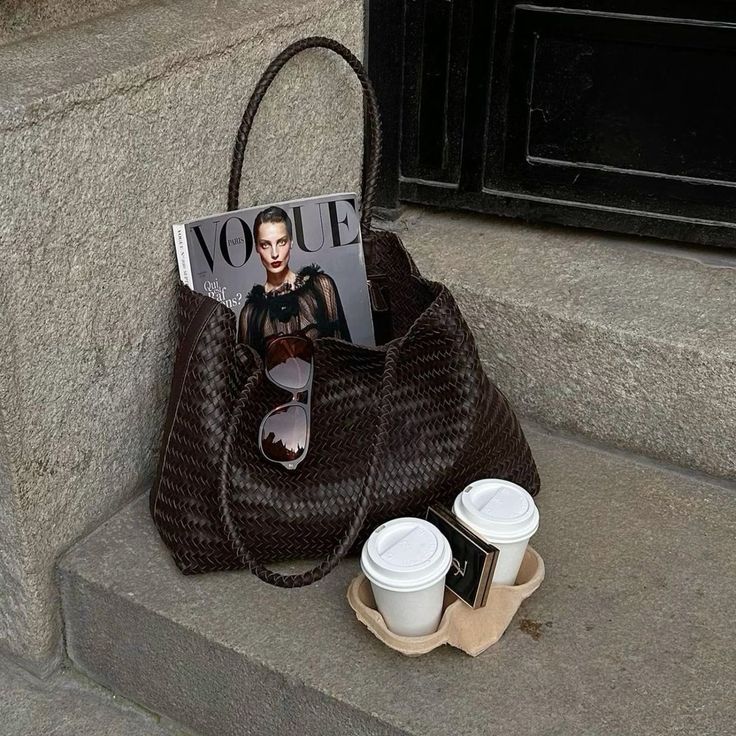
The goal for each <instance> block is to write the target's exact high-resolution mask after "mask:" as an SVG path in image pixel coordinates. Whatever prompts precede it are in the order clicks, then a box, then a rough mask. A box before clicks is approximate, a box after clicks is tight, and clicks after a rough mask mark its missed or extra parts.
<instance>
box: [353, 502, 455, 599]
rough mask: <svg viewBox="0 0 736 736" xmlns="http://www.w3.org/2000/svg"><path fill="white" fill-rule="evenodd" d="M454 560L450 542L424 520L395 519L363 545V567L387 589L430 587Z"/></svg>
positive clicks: (399, 589) (407, 589)
mask: <svg viewBox="0 0 736 736" xmlns="http://www.w3.org/2000/svg"><path fill="white" fill-rule="evenodd" d="M451 563H452V551H451V549H450V543H449V542H448V541H447V539H446V538H445V536H444V534H442V532H441V531H440V530H439V529H437V527H436V526H434V525H432V524H430V523H429V522H428V521H425V520H424V519H413V518H410V517H404V518H401V519H392V520H391V521H387V522H386V523H385V524H382V525H381V526H379V527H378V529H376V530H375V531H374V532H373V534H371V536H370V537H369V538H368V541H367V542H366V543H365V544H364V545H363V551H362V553H361V555H360V566H361V567H362V569H363V573H364V574H365V576H366V577H367V578H368V579H369V580H370V581H371V582H372V583H375V584H376V585H380V586H381V587H382V588H385V589H386V590H393V591H406V592H409V591H416V590H423V589H424V588H429V587H431V586H432V585H434V584H435V583H436V582H437V581H438V580H440V579H442V578H444V577H445V575H447V571H448V570H449V569H450V565H451Z"/></svg>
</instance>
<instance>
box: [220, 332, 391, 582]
mask: <svg viewBox="0 0 736 736" xmlns="http://www.w3.org/2000/svg"><path fill="white" fill-rule="evenodd" d="M397 354H398V344H397V343H394V344H393V345H391V346H390V347H389V348H388V350H387V351H386V361H385V364H384V368H383V375H382V377H381V387H380V393H379V403H378V406H379V422H378V431H377V432H376V439H375V442H374V443H373V454H372V455H371V461H370V464H369V466H368V472H367V474H366V478H365V481H364V482H363V488H362V491H361V494H360V497H359V499H358V505H357V508H356V510H355V515H354V516H353V519H352V521H351V522H350V526H349V527H348V529H347V531H346V532H345V534H344V536H343V538H342V539H341V540H340V542H339V543H338V544H337V546H336V547H335V548H334V549H333V550H332V552H330V554H329V555H328V556H327V557H325V559H324V560H322V562H320V563H319V565H316V566H315V567H313V568H312V569H311V570H306V571H305V572H301V573H296V574H293V575H283V574H281V573H278V572H275V571H274V570H270V569H269V568H267V567H266V566H265V565H262V564H261V563H259V562H258V561H257V560H256V559H255V558H254V557H253V555H252V554H251V552H250V550H249V549H248V548H247V546H246V545H245V543H244V542H243V540H242V538H241V535H240V533H239V532H238V529H237V528H236V526H235V523H234V521H233V515H232V513H231V511H230V500H229V498H228V478H229V469H230V457H231V454H232V448H233V443H234V440H235V434H236V429H237V427H238V425H239V424H240V423H241V421H242V416H243V409H244V408H245V406H246V405H247V404H248V401H249V400H250V397H251V394H252V392H253V390H254V389H255V388H256V386H258V385H259V384H260V382H261V381H262V380H263V377H262V373H263V372H262V371H258V373H255V374H254V375H252V376H251V377H250V378H249V379H248V380H247V381H246V383H245V385H244V386H243V388H242V390H241V392H240V394H239V396H238V398H237V400H236V402H235V406H234V408H233V412H232V414H231V416H230V421H229V423H228V426H227V430H226V433H225V439H224V441H223V449H222V458H221V463H220V482H219V496H220V511H221V513H222V518H223V520H224V522H225V527H226V528H227V532H228V537H229V539H230V542H231V543H232V545H233V548H234V549H235V551H236V553H237V555H238V557H239V558H240V560H241V562H243V563H244V564H246V565H247V566H248V567H249V568H250V570H251V571H252V572H253V573H254V574H255V575H256V576H257V577H259V578H260V579H261V580H263V581H264V582H266V583H270V584H271V585H276V586H278V587H281V588H301V587H302V586H304V585H310V584H311V583H314V582H316V581H317V580H321V579H322V578H323V577H324V576H325V575H327V573H329V572H330V571H332V570H333V569H334V568H335V567H337V564H338V563H339V562H340V560H341V559H342V558H343V557H345V555H346V554H347V553H348V552H349V551H350V549H351V547H352V546H353V544H355V540H356V539H357V537H358V534H360V531H361V529H362V528H363V525H364V524H365V520H366V518H367V516H368V511H369V510H370V507H371V502H372V500H373V495H374V489H375V485H376V483H377V480H378V472H379V469H380V467H379V466H380V462H381V461H380V458H381V457H383V452H384V449H385V447H386V443H387V441H388V413H389V412H388V408H389V397H390V390H389V389H390V387H391V386H392V385H393V384H394V383H395V378H396V364H397Z"/></svg>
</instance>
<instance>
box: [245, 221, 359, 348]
mask: <svg viewBox="0 0 736 736" xmlns="http://www.w3.org/2000/svg"><path fill="white" fill-rule="evenodd" d="M253 236H254V240H255V247H256V251H257V252H258V255H259V256H260V258H261V263H262V264H263V268H264V269H265V271H266V282H265V283H264V284H256V285H255V286H253V288H252V289H251V290H250V293H249V294H248V296H247V297H246V299H245V306H244V307H243V311H242V312H241V313H240V322H239V331H238V339H239V340H240V342H245V343H248V344H249V345H251V346H252V347H254V348H255V349H256V350H258V351H259V352H260V353H261V354H263V352H264V349H265V342H266V338H267V337H269V336H270V335H277V334H284V335H289V334H293V333H295V332H299V333H301V334H303V335H305V336H306V337H309V338H310V339H314V338H317V337H340V338H342V339H343V340H350V331H349V330H348V324H347V321H346V320H345V313H344V312H343V308H342V303H341V301H340V294H339V293H338V291H337V286H336V285H335V282H334V280H333V279H332V277H331V276H329V275H328V274H326V273H325V272H324V271H322V269H320V268H319V266H316V265H312V266H305V267H304V268H302V269H300V270H299V272H297V273H295V272H294V271H292V270H291V269H290V268H289V258H290V256H291V247H292V238H293V232H292V225H291V220H290V219H289V216H288V215H287V214H286V212H285V211H284V210H283V209H281V207H268V208H267V209H265V210H263V211H262V212H260V213H259V214H258V216H257V217H256V219H255V222H254V223H253Z"/></svg>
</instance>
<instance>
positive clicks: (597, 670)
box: [60, 430, 736, 736]
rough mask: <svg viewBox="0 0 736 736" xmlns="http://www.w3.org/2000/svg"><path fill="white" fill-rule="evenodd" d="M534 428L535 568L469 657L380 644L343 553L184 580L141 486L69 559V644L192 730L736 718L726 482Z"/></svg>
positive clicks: (645, 724)
mask: <svg viewBox="0 0 736 736" xmlns="http://www.w3.org/2000/svg"><path fill="white" fill-rule="evenodd" d="M528 436H529V438H530V441H531V445H532V448H533V451H534V453H535V456H536V458H537V462H538V464H539V467H540V472H541V476H542V483H543V488H542V492H541V495H540V496H539V507H540V514H541V526H540V529H539V532H538V533H537V535H536V536H535V537H534V539H533V545H534V547H535V549H537V550H538V551H539V552H540V553H541V555H542V557H543V558H544V560H545V565H546V572H547V574H546V579H545V581H544V582H543V584H542V586H541V587H540V588H539V590H538V591H537V592H536V593H535V594H534V595H533V596H532V597H531V598H529V599H528V600H527V601H526V602H525V603H524V604H523V605H522V607H521V609H520V610H519V612H518V614H517V615H516V617H515V618H514V620H513V621H512V623H511V626H510V627H509V629H508V630H507V632H506V633H505V634H504V636H503V637H502V638H501V640H500V641H499V642H498V643H497V644H496V645H494V646H493V647H492V648H491V649H489V650H488V651H486V652H485V653H484V654H482V655H480V656H479V657H477V658H471V657H468V656H467V655H465V654H463V653H462V652H460V651H458V650H455V649H452V648H450V647H447V646H446V647H443V648H441V649H438V650H435V651H433V652H431V653H429V654H427V655H424V656H421V657H418V658H407V657H403V656H402V655H400V654H398V653H397V652H395V651H393V650H390V649H388V648H386V647H384V646H383V645H382V644H381V643H380V642H379V641H378V640H377V639H375V638H374V637H373V636H372V635H371V634H370V633H369V632H368V631H367V629H365V628H364V627H363V626H361V625H360V624H359V623H358V622H357V620H356V619H355V616H354V614H353V613H352V611H351V610H350V608H349V607H348V604H347V601H346V599H345V592H346V588H347V585H348V583H349V581H350V580H351V578H352V577H353V576H354V575H355V574H356V572H357V561H356V560H354V559H353V560H349V561H347V562H344V563H343V564H342V565H341V566H340V567H339V568H338V569H337V571H335V572H334V573H333V574H331V575H330V576H328V577H327V578H325V579H324V580H322V581H320V582H319V583H317V584H315V585H313V586H310V587H308V588H303V589H298V590H282V589H277V588H273V587H269V586H267V585H265V584H263V583H261V582H260V581H258V580H257V579H256V578H255V577H253V576H251V575H249V574H247V573H220V574H209V575H204V576H192V577H185V576H182V575H181V574H179V573H178V571H177V570H176V569H175V567H174V565H173V563H172V562H171V560H170V558H169V556H168V554H167V552H166V550H165V548H164V547H163V544H162V543H161V541H160V539H159V538H158V536H157V534H156V531H155V529H154V527H153V524H152V523H151V520H150V518H149V516H148V512H147V507H146V499H145V497H143V498H141V499H139V500H137V501H135V502H134V503H132V504H131V505H130V506H128V507H127V508H126V509H124V510H123V511H122V512H121V513H119V514H118V515H117V516H115V517H114V518H113V519H111V520H110V521H109V522H107V523H106V524H105V525H103V526H102V527H101V528H100V529H99V530H97V531H96V532H95V533H94V534H92V535H91V536H90V537H89V538H88V539H86V540H84V541H83V542H82V543H80V544H79V545H77V546H76V547H75V548H74V549H72V550H71V552H70V553H69V554H68V555H67V556H66V557H65V558H64V559H63V560H62V562H61V567H60V576H61V581H62V591H63V599H64V613H65V619H66V625H67V641H68V645H69V652H70V656H71V657H72V659H73V661H74V662H75V663H76V664H77V666H78V667H80V668H81V669H83V670H84V671H85V672H87V673H88V674H89V675H90V676H91V677H93V678H94V679H96V680H98V681H99V682H101V683H102V684H104V685H105V686H106V687H109V688H111V689H112V690H114V691H116V692H118V693H119V694H121V695H123V696H125V697H127V698H130V699H131V700H133V701H135V702H137V703H139V704H141V705H144V706H146V707H147V708H150V709H151V710H154V711H156V712H160V713H164V714H166V715H168V716H169V717H171V718H173V719H175V720H176V721H178V722H180V723H183V724H186V725H188V726H189V727H190V728H193V729H194V730H196V731H198V732H200V733H201V734H204V735H208V734H236V733H237V734H242V733H253V734H264V735H265V734H292V733H293V734H296V733H300V734H346V733H350V734H353V733H358V734H361V733H366V734H367V733H370V734H374V733H378V734H383V733H386V734H415V735H418V734H428V735H432V736H445V735H446V734H448V733H463V734H468V735H474V734H479V735H480V734H490V733H499V734H500V733H502V734H505V736H514V735H515V734H519V735H520V736H521V735H523V736H534V735H537V734H565V735H566V736H570V735H571V734H581V735H582V734H604V733H605V734H607V733H615V734H620V735H624V734H627V735H628V734H630V735H631V736H640V735H641V734H651V735H659V734H661V735H662V736H664V735H665V734H673V733H677V734H683V735H684V734H692V735H693V736H703V735H704V734H713V735H715V734H722V733H727V732H730V729H731V726H732V724H733V721H734V718H736V704H735V703H734V700H733V698H732V697H731V691H732V689H733V685H734V682H736V656H735V655H736V651H735V645H734V640H733V635H732V626H731V616H730V611H731V608H732V604H733V600H734V592H735V590H734V586H735V585H736V582H735V581H734V578H733V576H732V575H730V573H729V564H730V560H731V559H732V558H733V556H734V554H735V553H736V534H734V532H736V494H735V493H734V490H735V489H734V488H733V487H732V486H726V485H724V484H716V483H712V482H708V481H707V480H705V479H703V478H702V477H698V476H694V475H686V474H683V473H679V472H673V471H671V470H665V469H662V468H659V467H656V466H655V465H653V464H652V463H649V462H642V461H640V460H638V459H635V458H632V457H630V456H626V455H624V454H622V453H611V452H607V451H602V450H600V449H597V448H595V447H590V446H585V445H581V444H579V443H577V442H573V441H570V440H566V439H561V438H558V437H555V436H551V435H548V434H546V433H544V432H542V431H539V430H532V431H528ZM297 567H299V566H298V565H297V564H294V565H291V566H290V568H289V569H296V568H297Z"/></svg>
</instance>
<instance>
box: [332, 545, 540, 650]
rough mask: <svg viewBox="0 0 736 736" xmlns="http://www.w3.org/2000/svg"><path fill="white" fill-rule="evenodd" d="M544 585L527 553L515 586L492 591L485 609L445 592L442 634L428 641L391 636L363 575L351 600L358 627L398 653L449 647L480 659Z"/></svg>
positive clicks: (532, 555)
mask: <svg viewBox="0 0 736 736" xmlns="http://www.w3.org/2000/svg"><path fill="white" fill-rule="evenodd" d="M542 580H544V561H543V560H542V558H541V557H540V556H539V554H538V553H537V552H536V551H535V550H533V549H532V548H531V547H527V548H526V553H525V554H524V559H523V560H522V562H521V567H520V568H519V574H518V575H517V576H516V584H515V585H493V586H491V590H490V593H489V594H488V600H487V601H486V604H485V605H484V606H481V607H480V608H475V609H473V608H470V606H468V605H467V604H466V603H464V602H463V601H461V600H459V599H458V598H456V597H455V595H454V594H453V593H451V592H450V591H449V590H445V602H444V608H443V613H442V619H441V620H440V625H439V628H438V629H437V631H435V632H434V633H432V634H426V635H425V636H399V635H398V634H394V633H393V632H392V631H389V630H388V628H387V627H386V624H385V622H384V620H383V617H382V616H381V614H380V613H379V612H378V609H377V608H376V602H375V600H374V598H373V590H372V588H371V584H370V582H369V581H368V579H367V578H366V577H365V575H363V574H362V573H361V574H360V575H358V576H357V577H356V578H354V579H353V581H352V582H351V583H350V585H349V587H348V594H347V597H348V603H349V604H350V607H351V608H352V609H353V611H355V615H356V617H357V618H358V621H360V622H361V623H362V624H364V625H365V626H366V627H367V628H368V630H369V631H370V632H371V633H372V634H373V635H374V636H375V637H376V638H378V639H380V640H381V641H382V642H383V643H384V644H385V645H386V646H388V647H391V648H392V649H395V650H396V651H397V652H401V653H402V654H405V655H407V656H409V657H416V656H418V655H420V654H426V653H427V652H430V651H432V649H436V648H437V647H441V646H442V645H443V644H449V645H450V646H453V647H456V648H457V649H462V650H463V651H464V652H465V653H466V654H469V655H470V656H471V657H477V656H478V655H479V654H481V653H482V652H484V651H485V650H486V649H488V647H490V646H491V645H492V644H495V643H496V642H497V641H498V640H499V639H500V638H501V635H502V634H503V632H504V631H506V629H507V628H508V625H509V624H510V623H511V619H513V617H514V615H515V614H516V612H517V611H518V610H519V606H520V605H521V604H522V602H523V601H524V600H525V599H526V598H528V597H529V596H530V595H531V594H532V593H533V592H534V591H535V590H536V589H537V588H538V587H539V586H540V585H541V583H542Z"/></svg>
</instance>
